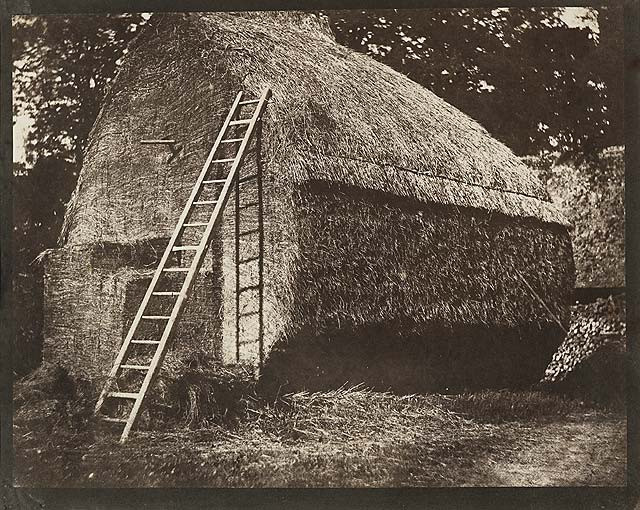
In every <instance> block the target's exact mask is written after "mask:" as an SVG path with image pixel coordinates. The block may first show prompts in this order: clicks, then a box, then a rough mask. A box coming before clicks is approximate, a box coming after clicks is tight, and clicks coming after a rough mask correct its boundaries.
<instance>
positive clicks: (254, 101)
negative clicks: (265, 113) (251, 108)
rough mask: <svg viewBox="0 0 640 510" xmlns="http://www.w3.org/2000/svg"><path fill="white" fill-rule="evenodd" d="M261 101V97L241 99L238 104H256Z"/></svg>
mask: <svg viewBox="0 0 640 510" xmlns="http://www.w3.org/2000/svg"><path fill="white" fill-rule="evenodd" d="M259 102H260V100H259V99H247V100H246V101H240V102H239V103H238V104H256V103H259Z"/></svg>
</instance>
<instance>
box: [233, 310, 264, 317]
mask: <svg viewBox="0 0 640 510" xmlns="http://www.w3.org/2000/svg"><path fill="white" fill-rule="evenodd" d="M259 313H260V312H259V311H258V310H256V311H254V312H242V313H239V314H238V317H249V316H250V315H258V314H259Z"/></svg>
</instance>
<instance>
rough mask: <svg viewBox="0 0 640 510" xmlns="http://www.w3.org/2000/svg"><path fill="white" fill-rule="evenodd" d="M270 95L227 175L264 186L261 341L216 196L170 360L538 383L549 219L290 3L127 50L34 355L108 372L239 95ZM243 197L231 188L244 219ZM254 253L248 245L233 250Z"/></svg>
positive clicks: (558, 221) (336, 376)
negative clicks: (237, 173)
mask: <svg viewBox="0 0 640 510" xmlns="http://www.w3.org/2000/svg"><path fill="white" fill-rule="evenodd" d="M266 86H268V87H270V88H271V90H272V92H273V97H272V99H271V102H270V104H269V106H268V107H267V110H266V114H265V116H264V118H263V127H262V133H261V136H260V137H259V138H258V139H256V140H254V144H253V147H252V151H251V152H250V154H249V155H248V157H247V159H246V162H245V165H244V167H243V169H242V172H243V174H242V175H247V176H248V175H251V174H253V173H255V172H261V174H262V181H263V188H262V190H261V193H262V197H263V202H264V214H263V220H264V226H263V229H264V230H263V232H264V251H263V257H264V280H263V281H264V315H263V317H264V331H263V335H262V336H261V335H259V328H258V327H257V326H258V325H257V321H256V319H255V316H254V317H251V316H247V317H246V320H243V321H242V322H241V325H240V334H239V336H238V340H236V331H235V322H234V313H235V306H236V304H235V269H234V268H235V260H234V257H235V246H234V223H233V210H232V209H233V208H232V207H231V204H233V198H232V200H231V202H230V204H229V205H230V206H229V207H228V208H227V211H226V213H225V214H226V215H225V220H224V222H223V225H222V227H221V229H220V231H219V232H218V233H217V235H216V238H215V240H214V243H213V244H214V246H213V247H212V250H211V251H210V254H209V256H208V262H207V263H206V264H205V266H204V268H203V270H202V274H201V275H200V277H199V279H198V284H197V285H198V286H197V288H196V291H195V293H194V295H193V296H192V297H191V298H190V305H189V306H190V307H191V308H190V309H188V310H187V312H186V314H185V316H184V317H183V319H182V321H181V324H180V327H179V329H178V331H177V333H176V342H175V345H174V348H173V351H172V353H171V355H170V357H169V359H168V361H167V365H168V367H169V369H171V367H174V366H179V363H178V360H179V358H180V356H181V353H183V354H184V352H185V351H189V350H191V349H195V348H198V349H201V350H205V351H207V352H210V353H212V354H213V355H215V356H217V357H219V359H220V360H221V361H222V362H224V363H246V364H248V365H251V366H255V367H261V368H262V372H263V374H265V377H266V376H267V375H268V376H269V377H271V378H273V379H274V380H277V381H279V383H286V382H289V383H292V384H293V385H294V386H305V387H307V388H312V387H316V386H326V385H329V384H334V383H335V384H338V383H342V382H345V381H346V380H348V381H350V382H352V383H355V382H359V380H364V381H365V382H367V383H369V384H371V385H376V386H384V387H391V388H400V389H410V388H414V387H416V385H418V386H420V385H422V386H423V387H425V388H431V387H439V386H443V387H453V386H455V385H463V386H470V385H474V384H481V385H502V384H506V383H508V382H510V383H513V382H524V381H526V380H527V378H529V379H532V380H535V379H537V378H539V377H541V376H542V374H543V372H544V367H545V365H546V363H547V362H548V361H549V360H550V359H551V355H552V353H553V352H554V350H555V348H556V347H557V345H558V344H559V343H560V342H561V340H562V338H563V336H564V330H563V328H566V327H567V323H568V318H569V317H568V307H567V305H568V301H569V299H570V295H571V290H572V288H573V284H574V268H573V260H572V252H571V242H570V240H569V236H568V233H567V225H566V220H565V219H564V217H563V215H562V214H561V212H560V211H559V210H558V208H557V207H556V206H555V205H554V204H552V203H551V202H550V200H549V197H548V196H547V194H546V192H545V190H544V188H543V187H542V186H541V185H540V182H539V181H538V180H537V179H536V178H535V177H534V176H532V174H531V171H530V170H529V169H528V168H527V167H526V166H525V165H523V163H522V162H521V161H520V160H519V159H518V158H516V157H515V156H514V155H513V154H512V153H511V151H510V150H509V149H508V148H507V147H505V146H504V145H502V144H501V143H499V142H498V141H496V140H495V139H493V138H492V137H491V136H490V135H489V134H488V133H487V132H486V131H485V130H484V129H483V128H482V127H481V126H480V125H478V124H477V123H476V122H475V121H473V120H472V119H470V118H469V117H467V116H466V115H464V114H463V113H461V112H460V111H458V110H457V109H455V108H454V107H453V106H451V105H449V104H447V103H446V102H445V101H443V100H442V99H440V98H438V97H437V96H435V95H434V94H432V93H431V92H429V91H428V90H426V89H424V88H423V87H421V86H419V85H418V84H416V83H414V82H413V81H411V80H410V79H408V78H407V77H405V76H403V75H401V74H399V73H397V72H395V71H393V70H392V69H390V68H388V67H386V66H384V65H382V64H380V63H378V62H376V61H375V60H373V59H371V58H368V57H367V56H365V55H362V54H359V53H356V52H354V51H351V50H349V49H347V48H345V47H342V46H340V45H339V44H337V43H336V41H335V39H334V37H333V36H332V34H331V31H330V30H329V28H328V26H327V25H326V24H325V22H324V21H323V20H322V19H320V18H318V17H316V16H313V15H310V14H305V13H295V12H288V13H278V12H274V13H261V12H255V13H210V14H201V13H197V14H163V15H157V16H154V17H153V18H152V19H151V20H150V23H149V26H148V27H147V28H146V29H145V30H144V31H143V33H141V34H140V36H139V37H138V38H137V39H136V40H135V42H134V44H133V45H132V47H131V48H130V51H129V52H128V54H127V55H126V58H125V59H124V63H123V65H122V69H121V70H120V72H119V74H118V76H117V79H116V80H115V81H114V83H113V85H112V88H111V90H110V92H109V94H108V96H107V98H106V100H105V102H104V105H103V107H102V110H101V112H100V114H99V117H98V119H97V121H96V123H95V126H94V128H93V130H92V132H91V136H90V143H89V146H88V149H87V151H86V155H85V158H84V167H83V169H82V172H81V175H80V178H79V182H78V186H77V188H76V190H75V193H74V195H73V198H72V200H71V202H70V204H69V207H68V210H67V213H66V218H65V227H64V231H63V235H62V238H61V247H60V248H59V250H58V251H57V252H56V253H55V254H54V255H53V256H52V257H51V258H50V259H49V261H48V264H47V269H46V270H47V289H46V293H47V295H46V301H47V305H46V306H47V311H46V338H47V340H46V350H47V353H45V356H48V357H56V358H58V359H59V360H60V361H63V362H64V364H65V365H68V366H69V367H70V369H71V370H72V371H73V370H83V371H85V372H88V373H89V374H90V375H93V376H96V377H98V376H100V375H102V374H104V373H105V372H106V371H107V370H108V369H109V366H110V362H111V360H112V359H113V357H114V356H115V354H116V351H117V348H118V345H119V343H120V342H121V341H122V338H123V336H124V335H125V334H126V330H127V327H128V323H129V321H130V318H131V314H132V313H133V312H134V311H135V308H136V307H137V305H138V299H139V297H140V293H141V292H142V291H143V290H144V287H145V284H146V282H147V281H148V277H149V274H150V272H151V269H152V268H153V264H154V263H155V261H156V260H157V258H158V256H159V254H160V251H161V250H159V248H158V247H159V246H161V245H162V244H163V243H164V242H166V240H167V239H168V238H169V236H170V235H171V233H172V230H173V226H174V224H175V222H176V220H177V218H178V216H179V213H180V211H181V209H182V207H183V205H184V203H185V201H186V199H187V197H188V194H189V192H190V191H191V187H192V185H193V183H194V181H195V178H196V175H197V174H198V172H199V170H200V168H201V165H202V163H203V161H204V160H205V157H206V154H207V152H208V150H209V149H210V148H211V144H212V141H213V139H214V138H215V136H216V134H217V132H218V130H219V128H220V127H221V124H222V121H223V119H224V117H225V115H226V113H227V111H228V108H229V106H230V104H231V102H232V100H233V97H234V96H235V94H236V93H237V91H239V90H243V91H246V92H247V93H250V94H254V95H258V94H259V93H260V91H261V90H262V89H263V88H264V87H266ZM149 138H153V139H159V138H172V139H175V140H177V141H178V143H179V146H180V147H181V151H180V152H179V154H178V155H177V157H176V156H172V155H171V154H170V153H169V151H167V150H166V149H163V148H159V147H157V146H146V145H145V146H143V145H140V143H139V141H140V140H141V139H149ZM258 192H260V191H259V190H258V189H257V187H255V186H254V187H252V186H251V185H247V187H246V188H244V189H243V191H242V193H241V196H240V203H241V205H246V206H247V207H246V208H245V209H243V210H242V211H243V212H242V222H243V228H246V229H248V228H250V226H251V225H254V226H255V225H257V224H258V223H257V210H256V208H253V209H252V208H251V207H250V206H249V204H250V203H253V202H254V201H255V198H256V194H257V193H258ZM258 246H259V245H258V235H257V234H256V235H254V236H247V237H245V238H243V241H242V244H241V258H243V259H245V258H251V256H252V255H254V254H255V250H256V249H257V247H258ZM154 250H155V251H154ZM257 271H258V270H257V265H253V266H252V265H251V264H249V265H248V266H247V267H246V269H244V270H243V275H242V277H243V278H244V281H245V282H246V283H247V284H249V283H250V280H251V278H255V277H256V275H257ZM240 307H241V309H242V311H248V310H255V309H256V307H257V296H256V295H252V294H251V293H245V294H243V297H242V299H241V302H240Z"/></svg>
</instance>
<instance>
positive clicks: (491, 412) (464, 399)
mask: <svg viewBox="0 0 640 510" xmlns="http://www.w3.org/2000/svg"><path fill="white" fill-rule="evenodd" d="M443 398H445V399H446V400H447V401H448V407H449V409H451V410H452V411H454V412H456V413H459V414H460V415H461V416H464V417H467V418H469V419H473V420H476V421H480V422H483V423H504V422H509V421H549V420H554V419H561V418H563V417H566V416H569V415H571V414H576V413H580V412H584V411H585V410H586V409H588V407H586V406H585V404H584V402H581V401H579V400H574V399H569V398H567V397H564V396H561V395H553V394H549V393H545V392H543V391H533V390H532V391H519V392H512V391H507V390H497V391H496V390H492V391H487V390H484V391H479V392H477V393H462V394H460V395H455V396H451V397H443Z"/></svg>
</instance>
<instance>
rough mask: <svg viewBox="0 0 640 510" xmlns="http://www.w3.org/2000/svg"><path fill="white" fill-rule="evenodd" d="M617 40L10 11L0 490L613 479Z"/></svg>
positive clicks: (437, 14) (419, 16)
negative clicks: (2, 477) (6, 374)
mask: <svg viewBox="0 0 640 510" xmlns="http://www.w3.org/2000/svg"><path fill="white" fill-rule="evenodd" d="M623 25H624V10H623V7H622V4H611V5H608V6H602V7H526V8H525V7H501V8H488V7H483V8H424V9H382V10H376V9H364V10H362V9H352V10H314V11H311V10H310V11H237V12H236V11H230V12H131V13H112V14H20V15H14V16H12V18H11V40H12V49H11V62H12V66H13V67H12V73H11V74H12V76H11V83H12V85H11V86H12V100H13V104H12V107H13V166H12V169H13V175H12V179H13V183H12V185H11V189H12V201H13V205H12V208H13V220H12V227H11V228H12V232H11V234H12V238H11V271H12V285H13V317H14V318H13V321H14V331H15V337H14V339H13V342H14V343H13V378H14V382H13V432H12V434H13V456H14V458H13V484H14V485H15V486H16V487H28V488H38V487H52V488H54V487H55V488H68V487H73V488H85V487H86V488H113V487H131V488H144V487H171V488H173V487H287V488H291V487H337V488H342V487H387V488H397V487H588V486H598V487H623V486H626V485H627V475H628V468H627V405H626V391H625V388H626V382H625V381H626V380H625V370H626V368H625V367H626V364H627V334H626V306H625V305H626V297H625V296H626V294H625V289H626V287H625V201H624V196H625V127H624V107H625V105H624V75H625V69H624V26H623Z"/></svg>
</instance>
